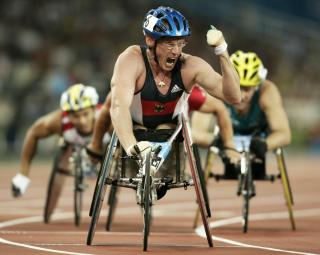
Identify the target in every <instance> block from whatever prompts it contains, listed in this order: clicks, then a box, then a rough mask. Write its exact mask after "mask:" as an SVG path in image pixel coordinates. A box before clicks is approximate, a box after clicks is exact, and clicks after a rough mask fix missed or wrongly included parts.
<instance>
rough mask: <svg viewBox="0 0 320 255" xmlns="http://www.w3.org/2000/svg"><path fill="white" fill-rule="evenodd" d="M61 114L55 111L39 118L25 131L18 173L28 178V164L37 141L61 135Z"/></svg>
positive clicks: (35, 148)
mask: <svg viewBox="0 0 320 255" xmlns="http://www.w3.org/2000/svg"><path fill="white" fill-rule="evenodd" d="M61 120H62V112H61V111H60V110H56V111H54V112H51V113H49V114H47V115H45V116H43V117H41V118H39V119H38V120H37V121H36V122H35V123H34V124H33V125H32V126H31V127H30V128H29V129H28V131H27V134H26V137H25V139H24V142H23V147H22V153H21V162H20V173H21V174H23V175H25V176H28V175H29V170H30V164H31V161H32V159H33V157H34V154H35V152H36V150H37V145H38V140H39V139H42V138H46V137H48V136H51V135H53V134H61V132H62V126H61Z"/></svg>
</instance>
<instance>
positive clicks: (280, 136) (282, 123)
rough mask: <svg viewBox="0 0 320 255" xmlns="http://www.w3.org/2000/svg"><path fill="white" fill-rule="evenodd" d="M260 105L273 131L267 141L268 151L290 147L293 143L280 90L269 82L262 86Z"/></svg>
mask: <svg viewBox="0 0 320 255" xmlns="http://www.w3.org/2000/svg"><path fill="white" fill-rule="evenodd" d="M259 103H260V106H261V108H262V110H263V111H264V113H265V114H266V117H267V121H268V125H269V128H270V131H271V132H270V134H269V135H268V137H267V139H266V142H267V146H268V149H269V150H273V149H276V148H278V147H282V146H285V145H288V144H289V143H290V141H291V131H290V127H289V121H288V117H287V114H286V112H285V110H284V107H283V104H282V99H281V95H280V92H279V90H278V88H277V87H276V86H275V85H274V84H273V83H272V82H271V81H269V80H266V81H265V82H264V84H263V86H262V90H261V97H260V101H259Z"/></svg>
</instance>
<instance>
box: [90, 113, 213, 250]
mask: <svg viewBox="0 0 320 255" xmlns="http://www.w3.org/2000/svg"><path fill="white" fill-rule="evenodd" d="M180 117H181V125H182V133H183V137H184V144H185V148H186V151H187V156H188V159H189V164H190V170H191V174H192V179H193V183H186V182H183V183H182V182H180V178H179V177H180V167H179V165H177V169H176V179H177V180H176V183H170V184H169V185H168V189H170V188H180V187H184V188H186V187H187V186H191V185H194V186H195V191H196V196H197V201H198V204H199V208H200V212H201V216H202V221H203V225H204V228H205V232H206V236H207V241H208V245H209V247H213V241H212V236H211V232H210V228H209V224H208V221H207V217H210V216H211V212H210V208H209V206H207V205H206V204H208V201H207V200H208V199H207V198H205V197H204V193H205V192H204V190H203V188H205V185H204V184H201V180H200V178H199V175H200V171H201V169H198V167H197V164H196V159H195V154H194V146H193V144H192V140H191V137H190V128H189V126H188V123H187V120H186V119H185V117H184V116H183V115H180ZM169 140H170V139H169ZM119 147H120V153H121V151H122V148H121V146H120V143H119V141H118V138H117V136H116V134H115V133H113V135H112V138H111V142H110V144H109V147H108V150H107V152H106V154H105V157H104V160H103V163H102V166H101V168H100V172H99V177H98V179H97V182H96V187H95V192H94V194H93V199H92V203H91V208H90V214H89V215H90V216H91V222H90V226H89V231H88V236H87V245H92V242H93V238H94V235H95V229H96V225H97V222H98V218H99V215H100V211H101V207H102V204H103V200H104V196H105V193H106V188H107V185H112V186H111V190H112V187H114V189H115V191H116V188H115V187H117V186H121V187H127V188H132V189H135V190H137V194H140V197H141V200H140V202H139V201H138V203H139V204H140V206H141V208H142V210H143V223H144V227H143V251H146V250H147V248H148V236H149V233H150V218H151V209H152V205H153V197H152V190H153V189H154V185H155V184H156V183H157V182H159V180H157V178H154V177H153V176H152V175H151V174H150V168H151V166H152V165H154V159H155V156H157V154H156V153H151V151H149V152H148V153H147V155H146V161H145V162H146V163H145V164H144V165H143V167H144V171H142V172H143V173H144V174H143V175H142V176H140V177H139V174H138V176H137V177H136V178H130V179H129V178H122V177H120V178H118V179H115V180H114V179H112V178H108V176H110V173H111V170H112V166H113V165H114V166H113V167H118V170H119V169H120V168H121V170H122V173H123V171H124V164H123V158H122V159H121V160H120V159H119V153H118V154H116V153H115V152H116V151H117V150H119ZM177 161H179V159H178V160H177ZM119 163H120V165H121V166H120V167H119ZM140 167H141V166H140ZM139 172H141V171H139ZM157 184H159V183H157ZM160 184H161V183H160ZM111 194H112V195H111ZM110 198H111V200H113V202H114V203H113V206H112V208H109V217H108V220H107V225H106V228H107V229H110V224H111V221H112V215H110V210H111V212H114V208H115V203H116V192H114V193H110V195H109V201H110ZM109 206H111V205H110V204H109ZM108 222H109V223H110V224H109V225H108Z"/></svg>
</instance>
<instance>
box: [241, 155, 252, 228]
mask: <svg viewBox="0 0 320 255" xmlns="http://www.w3.org/2000/svg"><path fill="white" fill-rule="evenodd" d="M245 160H246V162H245V167H246V168H247V169H246V170H245V175H244V180H243V181H244V183H243V192H242V195H243V206H242V217H243V233H247V231H248V225H249V204H250V198H251V195H252V191H253V190H252V189H253V180H252V172H251V163H250V159H249V152H246V153H245Z"/></svg>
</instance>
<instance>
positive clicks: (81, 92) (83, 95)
mask: <svg viewBox="0 0 320 255" xmlns="http://www.w3.org/2000/svg"><path fill="white" fill-rule="evenodd" d="M98 101H99V96H98V93H97V91H96V89H95V88H94V87H91V86H84V85H83V84H75V85H72V86H71V87H69V88H68V89H67V90H66V91H65V92H63V93H62V95H61V99H60V107H61V110H62V111H66V112H74V111H79V110H82V109H84V108H88V107H91V106H95V105H97V104H98Z"/></svg>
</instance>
